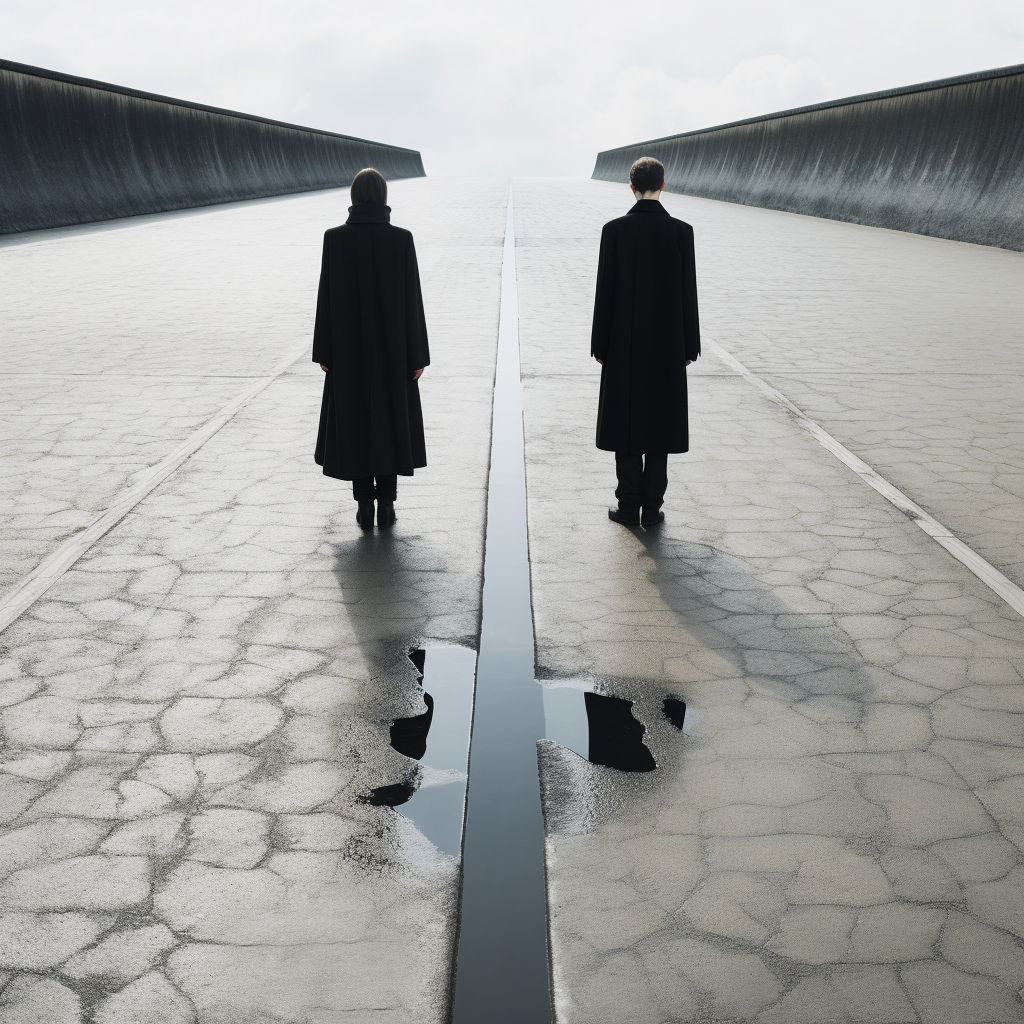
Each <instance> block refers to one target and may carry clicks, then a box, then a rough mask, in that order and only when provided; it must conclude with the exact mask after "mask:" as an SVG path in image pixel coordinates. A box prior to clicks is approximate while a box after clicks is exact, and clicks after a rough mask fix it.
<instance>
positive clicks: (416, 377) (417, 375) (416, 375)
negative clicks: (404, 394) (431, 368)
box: [412, 366, 423, 380]
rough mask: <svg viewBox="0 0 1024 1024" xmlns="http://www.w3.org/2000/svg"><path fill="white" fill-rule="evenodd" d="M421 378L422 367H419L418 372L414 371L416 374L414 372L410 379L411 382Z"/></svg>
mask: <svg viewBox="0 0 1024 1024" xmlns="http://www.w3.org/2000/svg"><path fill="white" fill-rule="evenodd" d="M422 376H423V367H422V366H421V367H420V368H419V369H418V370H417V371H416V372H415V373H414V374H413V375H412V379H413V380H419V379H420V377H422Z"/></svg>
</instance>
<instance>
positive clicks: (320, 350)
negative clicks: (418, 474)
mask: <svg viewBox="0 0 1024 1024" xmlns="http://www.w3.org/2000/svg"><path fill="white" fill-rule="evenodd" d="M313 362H314V363H323V364H324V366H327V367H329V369H328V371H327V373H326V374H325V377H326V380H325V381H324V397H323V404H322V406H321V408H320V433H319V436H318V437H317V441H316V455H315V458H316V462H317V465H320V466H323V467H324V474H325V475H326V476H333V477H337V478H338V479H340V480H356V479H358V478H359V477H365V476H386V475H389V474H392V473H398V474H401V475H403V476H411V475H412V472H413V470H414V469H419V468H420V467H422V466H425V465H426V464H427V450H426V443H425V441H424V438H423V412H422V410H421V408H420V391H419V384H418V383H417V382H416V381H414V380H413V379H412V375H413V373H414V372H415V371H416V370H418V369H420V367H423V366H427V365H428V364H429V363H430V352H429V350H428V348H427V324H426V320H425V319H424V316H423V299H422V296H421V295H420V275H419V268H418V266H417V264H416V249H415V247H414V245H413V241H412V234H411V233H410V232H408V231H406V230H404V229H403V228H397V227H394V226H393V225H392V224H391V208H390V207H388V206H353V207H350V209H349V217H348V221H347V222H346V223H345V224H342V225H341V226H340V227H336V228H331V230H330V231H328V232H327V233H326V234H325V235H324V255H323V264H322V266H321V270H320V291H319V294H318V296H317V303H316V327H315V328H314V330H313Z"/></svg>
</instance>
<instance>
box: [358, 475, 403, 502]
mask: <svg viewBox="0 0 1024 1024" xmlns="http://www.w3.org/2000/svg"><path fill="white" fill-rule="evenodd" d="M376 480H377V486H376V487H374V486H373V481H374V478H373V477H372V476H361V477H360V478H359V479H358V480H353V481H352V497H353V498H355V499H356V501H373V499H374V498H379V499H380V500H381V501H394V500H395V498H397V497H398V474H397V473H390V474H388V475H387V476H379V477H377V478H376Z"/></svg>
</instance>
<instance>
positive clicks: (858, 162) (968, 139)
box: [593, 65, 1024, 250]
mask: <svg viewBox="0 0 1024 1024" xmlns="http://www.w3.org/2000/svg"><path fill="white" fill-rule="evenodd" d="M640 156H654V157H657V158H658V159H659V160H661V162H662V163H664V165H665V177H666V183H667V186H668V189H669V191H672V192H682V193H685V194H687V195H694V196H705V197H707V198H710V199H723V200H726V201H727V202H731V203H743V204H745V205H747V206H764V207H768V208H769V209H773V210H787V211H789V212H791V213H805V214H810V215H812V216H815V217H827V218H829V219H831V220H845V221H853V222H855V223H857V224H871V225H875V226H877V227H885V228H894V229H896V230H898V231H913V232H916V233H918V234H923V235H937V236H938V237H940V238H955V239H959V240H960V241H964V242H980V243H982V244H984V245H995V246H1000V247H1002V248H1005V249H1017V250H1024V65H1017V66H1015V67H1009V68H999V69H997V70H994V71H982V72H979V73H977V74H973V75H963V76H961V77H959V78H947V79H943V80H942V81H938V82H925V83H923V84H921V85H912V86H907V87H906V88H903V89H890V90H887V91H885V92H877V93H871V94H869V95H866V96H852V97H850V98H848V99H842V100H834V101H832V102H830V103H819V104H816V105H814V106H810V107H801V108H799V109H796V110H784V111H781V112H780V113H777V114H768V115H766V116H764V117H755V118H750V119H749V120H746V121H736V122H735V123H733V124H726V125H721V126H720V127H716V128H707V129H704V130H702V131H695V132H687V133H685V134H683V135H673V136H670V137H668V138H664V139H654V140H652V141H650V142H642V143H637V144H635V145H631V146H623V147H622V148H620V149H610V150H607V151H606V152H603V153H600V154H598V157H597V165H596V166H595V168H594V174H593V177H595V178H600V179H603V180H605V181H626V180H628V175H629V167H630V164H632V162H633V161H634V160H635V159H637V157H640Z"/></svg>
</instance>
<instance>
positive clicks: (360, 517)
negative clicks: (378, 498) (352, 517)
mask: <svg viewBox="0 0 1024 1024" xmlns="http://www.w3.org/2000/svg"><path fill="white" fill-rule="evenodd" d="M356 522H357V523H358V524H359V525H360V526H361V527H362V528H363V529H364V530H372V529H373V501H372V500H371V501H361V502H359V511H358V512H356Z"/></svg>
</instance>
